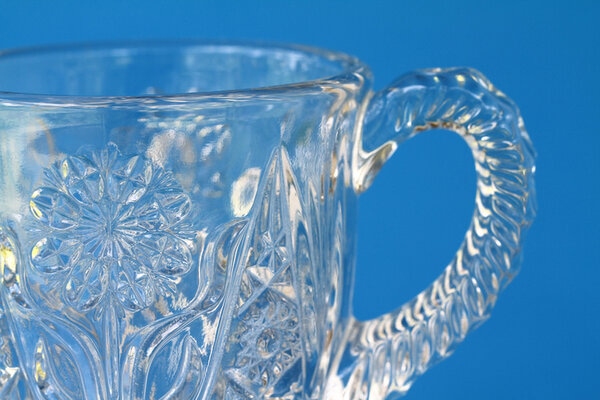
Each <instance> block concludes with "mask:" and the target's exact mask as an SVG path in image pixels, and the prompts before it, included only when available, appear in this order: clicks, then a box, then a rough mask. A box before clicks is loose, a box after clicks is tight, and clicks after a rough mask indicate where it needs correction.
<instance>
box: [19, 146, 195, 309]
mask: <svg viewBox="0 0 600 400" xmlns="http://www.w3.org/2000/svg"><path fill="white" fill-rule="evenodd" d="M30 208H31V213H32V215H33V216H34V218H35V219H36V220H37V221H38V222H39V227H40V228H39V229H40V231H41V232H42V233H43V237H42V238H41V239H40V240H39V241H38V242H37V243H36V244H35V245H34V246H33V248H32V250H31V263H32V265H33V266H34V267H35V268H36V269H37V270H38V271H39V272H41V273H44V274H52V273H55V272H64V273H65V274H66V278H65V279H64V280H63V279H55V280H53V281H52V284H54V285H61V286H62V295H63V298H64V299H65V300H66V301H67V302H68V303H69V304H70V305H72V306H73V307H75V308H76V309H78V310H80V311H89V310H92V309H95V310H96V312H97V315H98V316H99V315H100V314H101V313H102V312H103V311H104V310H105V309H106V307H107V305H108V304H110V305H115V306H116V307H117V311H118V312H119V313H120V314H122V313H123V311H125V310H126V311H139V310H142V309H144V308H146V307H148V306H149V305H150V304H151V303H152V302H153V301H154V299H155V296H156V295H157V294H159V295H164V294H165V293H166V292H174V291H175V284H176V282H177V278H178V277H180V276H182V275H184V274H185V273H187V272H188V271H189V270H190V268H191V266H192V255H191V250H190V247H191V245H190V241H191V237H190V235H189V234H186V233H185V225H184V221H185V218H186V217H187V215H188V214H189V212H190V209H191V201H190V198H189V197H188V196H187V195H186V194H185V193H184V191H183V190H182V189H181V187H180V186H179V185H178V184H177V182H176V181H175V180H174V179H173V177H172V176H171V174H170V173H168V172H166V171H165V170H163V169H161V168H159V167H156V166H155V165H153V164H152V163H151V162H150V161H148V160H146V159H144V158H143V157H142V156H139V155H134V156H122V155H121V154H120V152H119V150H118V149H117V147H116V145H114V144H109V145H108V146H107V148H106V149H104V150H102V151H100V152H97V153H92V154H91V155H89V156H88V155H77V156H70V157H67V158H65V159H64V160H63V161H62V162H59V163H57V164H55V165H54V166H53V167H51V168H49V169H47V170H46V180H45V186H43V187H41V188H39V189H37V190H36V191H35V192H34V193H33V195H32V196H31V201H30Z"/></svg>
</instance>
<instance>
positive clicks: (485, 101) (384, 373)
mask: <svg viewBox="0 0 600 400" xmlns="http://www.w3.org/2000/svg"><path fill="white" fill-rule="evenodd" d="M363 118H364V120H363V121H362V126H363V131H362V132H361V133H360V135H361V137H359V138H358V140H357V145H356V146H357V147H356V149H355V150H354V155H353V158H354V159H353V165H354V171H353V173H354V175H353V184H354V188H355V190H356V191H357V192H362V191H364V190H366V189H367V188H368V187H369V185H370V183H371V181H372V179H373V177H374V176H375V175H376V174H377V172H378V171H379V168H381V166H382V165H383V164H384V163H385V161H386V160H387V159H388V158H389V157H390V156H391V155H392V154H393V152H394V151H395V149H396V148H397V146H398V145H399V144H400V143H402V142H403V141H404V140H406V139H408V138H411V137H413V136H415V135H417V134H419V133H421V132H424V131H427V130H430V129H436V128H441V129H448V130H451V131H454V132H456V133H457V134H458V135H460V136H461V137H462V138H464V140H465V141H466V142H467V144H468V145H469V147H470V148H471V150H472V152H473V157H474V160H475V170H476V175H477V190H476V196H475V211H474V214H473V219H472V221H471V224H470V227H469V229H468V231H467V233H466V235H465V238H464V241H463V243H462V245H461V246H460V248H459V250H458V252H457V253H456V256H455V257H454V259H453V260H452V261H451V262H450V264H449V265H448V266H447V267H446V269H445V270H444V271H443V273H442V274H441V275H440V277H439V278H438V279H437V280H436V281H434V282H433V283H432V284H431V286H429V287H428V288H427V289H426V290H424V291H423V292H422V293H420V294H419V295H418V296H416V297H415V298H414V299H413V300H412V301H410V302H408V303H407V304H405V305H403V306H402V307H400V308H399V309H397V310H396V311H394V312H391V313H389V314H386V315H383V316H381V317H379V318H376V319H374V320H370V321H366V322H361V321H356V320H353V321H352V326H351V328H350V329H349V331H348V332H349V333H348V336H347V340H346V342H345V343H344V347H343V349H342V351H341V353H340V357H339V359H338V362H339V364H338V365H337V371H338V372H337V376H336V377H335V379H333V380H332V382H333V383H332V384H331V385H330V389H331V390H332V393H333V392H335V391H336V389H335V388H337V391H338V393H339V391H340V390H341V391H342V392H343V393H342V394H341V395H340V396H339V398H347V399H358V398H363V399H371V400H372V399H384V398H386V396H388V395H390V394H403V393H405V392H406V391H407V390H408V389H409V387H410V385H411V384H412V382H413V381H414V380H415V378H417V377H418V376H419V375H421V374H422V373H423V372H425V370H427V369H428V368H429V367H430V366H431V365H433V364H434V363H436V362H438V361H440V360H442V359H444V358H445V357H447V356H448V355H449V354H450V353H451V352H452V350H453V349H454V347H455V346H456V345H457V344H458V343H460V342H461V341H462V340H463V339H464V338H465V336H466V335H467V333H468V332H469V331H470V330H471V329H473V328H474V327H476V326H477V325H479V324H480V323H481V322H483V321H484V320H485V319H486V318H487V317H488V316H489V314H490V311H491V309H492V307H493V306H494V304H495V302H496V299H497V297H498V294H499V292H500V291H501V290H502V289H504V288H505V287H506V286H507V284H508V283H509V282H510V281H511V279H512V278H513V277H514V276H515V274H516V273H517V271H518V268H519V263H520V254H521V242H522V240H523V235H524V233H525V230H526V229H527V227H528V226H529V225H530V223H531V222H532V220H533V217H534V214H535V199H534V183H533V175H534V171H535V167H534V150H533V147H532V145H531V142H530V140H529V137H528V135H527V132H526V131H525V127H524V125H523V121H522V119H521V117H520V115H519V111H518V109H517V107H516V106H515V104H514V103H513V102H512V101H511V100H509V99H508V98H507V97H506V96H505V95H504V94H503V93H501V92H500V91H499V90H497V89H496V88H495V87H494V86H493V85H492V84H491V83H490V82H489V81H488V80H487V79H486V78H485V77H483V76H482V75H481V74H480V73H479V72H477V71H474V70H472V69H466V68H453V69H432V70H424V71H417V72H414V73H411V74H409V75H406V76H403V77H401V78H399V79H398V80H397V81H396V82H394V83H393V84H392V85H391V86H389V87H388V88H386V89H384V90H383V91H381V92H379V93H377V94H375V95H374V96H373V98H372V99H371V100H370V102H369V104H368V105H367V109H366V111H365V113H364V117H363ZM382 142H384V144H383V145H378V144H380V143H382ZM375 146H377V147H376V148H375ZM369 147H371V148H374V150H371V151H369V150H365V149H368V148H369Z"/></svg>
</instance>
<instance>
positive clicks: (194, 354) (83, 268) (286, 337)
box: [0, 42, 534, 400]
mask: <svg viewBox="0 0 600 400" xmlns="http://www.w3.org/2000/svg"><path fill="white" fill-rule="evenodd" d="M435 128H444V129H449V130H452V131H455V132H456V133H457V134H459V135H460V136H462V137H463V138H464V139H465V141H466V142H467V143H468V145H469V146H470V148H471V150H472V152H473V156H474V160H475V169H476V172H477V193H476V198H475V211H474V214H473V219H472V223H471V225H470V228H469V230H468V232H467V233H466V236H465V239H464V242H463V244H462V245H461V247H460V248H459V250H458V252H457V254H456V256H455V257H454V259H453V260H452V261H451V262H450V264H449V265H448V266H447V267H446V268H445V270H444V271H443V272H442V274H441V276H440V277H439V278H438V279H437V280H436V281H435V282H433V283H432V284H431V286H430V287H429V288H427V289H426V290H425V291H423V292H422V293H421V294H419V295H418V296H417V297H415V298H414V300H412V301H410V302H409V303H408V304H405V305H403V306H402V307H400V308H398V309H397V310H396V311H394V312H391V313H389V314H386V315H383V316H381V317H379V318H377V319H374V320H370V321H358V320H356V319H355V318H354V317H353V315H352V311H351V307H350V304H351V298H350V296H351V292H352V290H351V289H352V286H353V278H352V277H353V268H354V262H355V250H356V240H355V220H356V217H355V213H356V202H357V197H358V195H359V194H360V193H361V192H363V191H364V190H366V189H367V188H368V187H369V184H370V183H371V182H372V179H373V178H374V177H375V176H376V174H377V172H378V171H379V169H380V168H381V167H382V165H383V164H384V163H385V162H386V160H387V159H388V158H389V157H390V156H391V155H392V154H393V153H394V151H395V149H396V148H397V146H398V145H399V144H400V143H402V142H403V141H404V140H406V139H408V138H410V137H412V136H414V135H416V134H418V133H420V132H423V131H426V130H429V129H435ZM532 153H533V150H532V147H531V144H530V142H529V139H528V136H527V133H526V131H525V129H524V126H523V122H522V120H521V118H520V116H519V112H518V110H517V108H516V107H515V105H514V104H513V103H512V102H511V101H510V100H509V99H508V98H507V97H506V96H505V95H503V94H502V93H501V92H500V91H498V90H497V89H496V88H495V87H494V86H492V84H490V83H489V82H488V81H487V80H486V79H485V78H484V77H483V76H482V75H481V74H480V73H478V72H476V71H474V70H471V69H466V68H453V69H430V70H423V71H417V72H413V73H410V74H408V75H404V76H402V77H401V78H399V79H398V80H397V81H395V82H394V83H392V84H391V85H390V86H389V87H388V88H386V89H385V90H383V91H381V92H378V93H373V92H372V89H371V72H370V71H369V69H368V67H366V66H365V65H364V64H362V63H361V62H360V61H358V60H357V59H355V58H353V57H350V56H347V55H344V54H340V53H334V52H328V51H323V50H319V49H313V48H306V47H300V46H287V45H283V46H280V45H258V44H243V43H242V44H240V43H210V42H208V43H207V42H178V43H161V42H158V43H133V44H108V45H94V46H83V45H82V46H67V47H52V48H40V49H28V50H17V51H7V52H3V53H1V54H0V349H1V352H0V398H2V399H77V400H83V399H88V400H92V399H186V400H188V399H383V398H386V396H389V395H399V394H403V393H405V392H406V391H407V390H408V388H409V387H410V385H411V383H412V382H413V381H414V379H415V378H416V377H418V376H419V375H420V374H422V373H423V372H424V371H425V370H426V369H427V368H429V367H430V366H431V365H432V364H433V363H435V362H436V361H439V360H441V359H443V358H444V357H446V356H447V355H449V354H450V353H451V352H452V350H453V349H454V348H455V346H456V345H457V344H458V343H459V342H461V341H462V340H463V339H464V338H465V335H466V334H467V333H468V332H469V331H470V330H471V329H472V328H473V327H475V326H476V325H477V324H479V323H480V322H482V321H483V320H485V319H486V318H487V317H488V315H489V313H490V310H491V308H492V307H493V305H494V303H495V302H496V299H497V296H498V294H499V292H500V291H501V290H502V289H503V288H504V287H505V286H506V285H507V283H509V282H510V280H511V278H512V277H513V276H514V275H515V274H516V272H517V270H518V265H519V256H520V254H521V241H522V238H523V234H524V231H525V229H526V228H527V227H528V225H529V224H530V222H531V220H532V218H533V214H534V204H533V171H534V165H533V156H532ZM390 262H392V261H391V260H390Z"/></svg>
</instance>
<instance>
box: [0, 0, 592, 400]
mask: <svg viewBox="0 0 600 400" xmlns="http://www.w3.org/2000/svg"><path fill="white" fill-rule="evenodd" d="M599 19H600V2H595V1H591V0H590V1H560V2H557V1H548V0H546V1H523V0H521V1H514V0H508V1H496V2H482V1H466V0H465V1H441V0H440V1H410V2H408V1H392V0H389V1H370V2H369V1H366V0H346V1H329V2H327V1H326V0H317V1H313V0H311V1H304V2H298V3H292V2H285V1H257V2H250V1H239V2H235V1H223V0H221V1H216V0H210V1H200V0H194V1H174V0H168V1H167V0H164V1H162V0H161V1H158V0H156V1H150V0H143V1H140V0H130V1H115V0H104V1H98V2H89V3H86V2H82V1H56V0H55V1H32V0H15V1H12V0H0V48H6V47H15V46H24V45H40V44H46V43H58V42H74V41H88V40H107V39H111V40H112V39H124V38H127V39H138V38H180V37H185V38H190V37H191V38H196V37H197V38H233V39H240V38H241V39H263V40H274V41H284V42H298V43H304V44H310V45H315V46H320V47H325V48H331V49H336V50H341V51H345V52H348V53H351V54H354V55H356V56H358V57H359V58H361V59H362V60H363V61H365V62H366V63H367V64H369V65H370V66H371V67H372V70H373V72H374V74H375V77H376V88H377V89H380V88H382V87H383V86H384V85H385V84H387V83H389V82H390V81H392V80H393V79H394V78H395V77H396V76H397V75H399V74H401V73H402V72H406V71H409V70H411V69H415V68H422V67H432V66H457V65H461V66H462V65H467V66H472V67H476V68H478V69H480V70H481V71H483V72H484V73H485V74H486V75H487V76H488V77H489V78H490V79H491V80H492V81H493V82H494V83H495V84H496V85H497V86H498V87H499V88H500V89H501V90H503V91H504V92H505V93H507V94H509V96H510V97H512V98H513V99H514V100H515V101H516V102H517V103H518V104H519V106H520V108H521V111H522V114H523V116H524V118H525V122H526V125H527V128H528V130H529V132H530V134H531V136H532V138H533V140H534V143H535V146H536V148H537V151H538V153H539V158H538V162H537V165H538V168H537V171H538V172H537V187H538V199H539V200H538V203H539V216H538V218H537V220H536V222H535V224H534V226H533V228H532V229H531V231H530V233H529V235H528V237H527V242H526V250H525V262H524V265H523V269H522V272H521V274H520V275H519V276H518V277H517V278H516V279H515V281H514V282H513V283H512V284H511V286H509V288H508V289H507V291H506V292H505V293H504V295H503V296H502V297H501V298H500V300H499V302H498V304H497V306H496V309H495V310H494V313H493V315H492V318H491V320H490V321H488V322H487V323H486V324H484V325H483V326H482V327H481V328H479V329H478V330H477V331H475V332H474V333H473V334H472V335H471V336H469V338H468V339H467V340H466V342H465V343H464V344H463V345H461V346H460V347H459V348H458V350H457V351H456V353H455V354H454V355H453V356H452V357H451V358H450V359H449V360H447V361H444V362H443V363H441V364H440V365H437V366H436V367H434V368H433V369H432V370H430V371H429V372H428V373H427V374H426V375H425V376H424V377H422V378H420V380H418V381H417V383H416V384H415V385H414V386H413V388H412V390H411V392H410V393H409V395H408V396H407V399H436V398H450V399H507V398H511V399H554V398H556V399H559V398H560V399H562V398H568V399H600V384H599V383H598V382H599V381H598V375H599V374H600V339H599V334H600V313H599V312H598V308H599V306H600V290H599V289H598V286H599V283H600V270H599V267H600V228H599V223H600V218H599V211H598V210H599V208H600V207H599V204H598V200H599V192H600V160H599V159H598V153H599V151H600V132H599V129H600V128H599V127H598V126H599V124H598V117H599V116H600V115H599V113H600V101H599V100H598V99H599V98H600V83H599V82H600V79H599V77H598V73H599V72H600V68H599V66H598V59H599V58H600V29H599V27H598V25H599V24H600V22H599ZM473 194H474V173H473V171H472V159H471V156H470V154H469V152H468V150H467V147H466V145H465V144H463V143H462V142H461V140H460V139H459V138H458V137H457V136H455V135H449V134H447V133H444V132H438V133H429V134H427V135H423V136H422V137H419V138H416V139H414V140H412V141H409V142H408V143H405V144H404V145H403V146H401V147H400V149H399V150H398V152H397V154H396V156H395V157H393V159H392V160H391V161H390V162H389V163H388V165H387V166H386V167H385V168H384V169H383V171H382V172H381V174H380V176H379V177H378V179H377V180H376V182H375V184H374V186H373V187H372V188H371V190H370V191H369V192H367V193H366V194H365V195H363V197H362V198H361V202H360V212H361V214H360V219H359V229H360V234H359V241H360V242H359V256H358V270H357V286H356V291H355V293H356V295H355V304H354V306H355V311H356V314H357V315H358V316H359V317H361V318H369V317H373V316H376V315H378V314H380V313H382V312H385V311H389V310H391V309H393V308H395V307H396V306H398V305H399V304H400V303H401V302H403V301H406V300H408V299H409V298H410V297H412V296H414V295H415V294H416V293H417V292H418V291H420V290H421V289H422V288H424V287H425V286H426V285H427V284H428V283H429V282H430V281H431V280H433V279H434V278H435V277H436V276H437V275H438V274H439V273H440V271H441V269H442V267H443V266H445V265H446V264H447V262H448V261H449V260H450V259H451V257H452V255H453V254H454V251H455V249H456V248H457V247H458V245H459V243H460V241H461V239H462V235H463V233H464V231H465V229H466V228H467V225H468V221H469V218H470V215H471V211H472V204H473Z"/></svg>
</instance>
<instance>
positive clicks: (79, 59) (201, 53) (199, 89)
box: [0, 40, 371, 105]
mask: <svg viewBox="0 0 600 400" xmlns="http://www.w3.org/2000/svg"><path fill="white" fill-rule="evenodd" d="M370 75H371V73H370V71H369V69H368V67H367V66H366V65H365V64H363V63H362V62H361V61H360V60H359V59H357V58H355V57H353V56H350V55H347V54H344V53H341V52H335V51H329V50H325V49H320V48H316V47H310V46H304V45H295V44H281V43H269V42H249V41H207V40H151V41H127V42H100V43H76V44H63V45H50V46H38V47H27V48H17V49H8V50H4V51H0V101H1V100H2V99H4V100H5V101H15V102H26V103H31V102H34V103H42V104H43V103H49V104H54V103H57V102H58V103H62V104H65V103H76V104H80V105H81V104H90V105H99V104H110V103H112V104H114V103H128V102H137V103H139V102H150V103H152V102H160V101H168V102H191V101H198V100H200V99H202V98H209V97H210V98H232V97H233V98H243V97H248V96H254V97H255V96H260V95H274V94H276V93H282V92H289V91H306V90H311V89H315V88H316V89H318V90H319V91H321V90H322V89H323V88H324V87H334V86H340V85H344V84H347V83H357V82H358V83H359V84H362V82H364V80H365V79H368V78H369V77H370ZM155 81H156V82H157V84H154V82H155Z"/></svg>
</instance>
